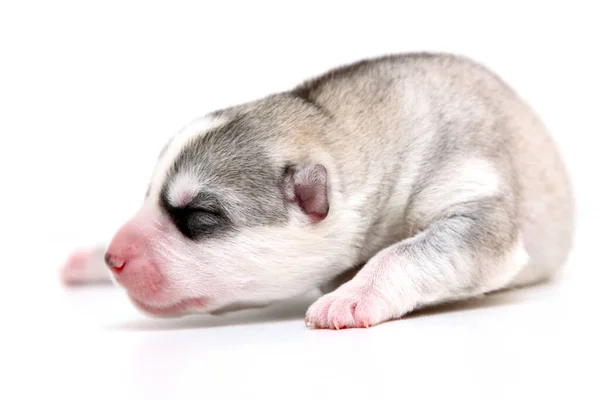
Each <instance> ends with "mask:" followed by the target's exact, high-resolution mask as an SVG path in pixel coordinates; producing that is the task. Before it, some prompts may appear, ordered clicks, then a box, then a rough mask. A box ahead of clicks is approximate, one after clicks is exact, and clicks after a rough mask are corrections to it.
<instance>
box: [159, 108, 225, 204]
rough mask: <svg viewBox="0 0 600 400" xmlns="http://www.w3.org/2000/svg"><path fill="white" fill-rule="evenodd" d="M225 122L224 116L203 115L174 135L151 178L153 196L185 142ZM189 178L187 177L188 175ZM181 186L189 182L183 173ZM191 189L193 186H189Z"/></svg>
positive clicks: (161, 184)
mask: <svg viewBox="0 0 600 400" xmlns="http://www.w3.org/2000/svg"><path fill="white" fill-rule="evenodd" d="M226 123H227V118H225V117H224V116H218V117H217V116H205V117H201V118H197V119H195V120H193V121H192V122H190V123H189V124H188V125H186V126H185V127H184V128H183V129H182V130H181V131H179V133H177V135H175V136H174V137H173V138H172V139H171V141H170V142H169V144H168V145H167V148H166V149H165V151H164V152H163V154H162V155H161V157H160V159H159V160H158V162H157V165H156V168H155V170H154V171H155V172H154V177H153V178H152V184H151V187H152V192H153V193H154V195H155V196H158V195H159V193H160V190H161V188H162V186H163V184H164V182H165V179H166V177H167V173H168V171H169V168H171V166H172V165H173V163H174V162H175V160H176V159H177V157H178V156H179V154H180V153H181V150H182V149H184V148H185V146H186V145H187V144H189V143H190V142H191V141H192V140H194V139H196V138H198V137H200V136H203V135H205V134H206V133H207V132H209V131H210V130H212V129H215V128H218V127H219V126H222V125H224V124H226ZM188 178H189V177H188ZM181 179H182V182H181V185H178V186H181V187H185V185H186V182H189V181H190V180H189V179H186V176H185V175H184V176H183V177H182V178H181ZM190 189H193V187H190Z"/></svg>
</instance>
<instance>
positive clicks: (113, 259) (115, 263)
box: [104, 252, 125, 272]
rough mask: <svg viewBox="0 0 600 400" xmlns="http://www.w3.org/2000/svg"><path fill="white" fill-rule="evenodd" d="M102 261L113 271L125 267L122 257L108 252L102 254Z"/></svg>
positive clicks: (118, 270)
mask: <svg viewBox="0 0 600 400" xmlns="http://www.w3.org/2000/svg"><path fill="white" fill-rule="evenodd" d="M104 262H105V263H106V265H107V266H108V267H109V268H111V269H112V270H113V271H114V272H121V270H123V267H125V261H124V260H123V259H122V258H120V257H119V256H116V255H114V254H111V253H109V252H107V253H106V254H105V255H104Z"/></svg>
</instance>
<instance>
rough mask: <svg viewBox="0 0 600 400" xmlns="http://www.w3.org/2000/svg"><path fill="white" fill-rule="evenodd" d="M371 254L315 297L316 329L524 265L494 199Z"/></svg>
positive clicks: (493, 283) (471, 288)
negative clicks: (345, 279)
mask: <svg viewBox="0 0 600 400" xmlns="http://www.w3.org/2000/svg"><path fill="white" fill-rule="evenodd" d="M445 215H446V216H445V217H443V218H439V219H437V220H436V221H435V222H432V223H430V224H429V225H428V227H427V228H426V229H425V230H423V231H421V232H420V233H419V234H417V235H416V236H413V237H411V238H409V239H406V240H404V241H402V242H399V243H397V244H395V245H392V246H390V247H388V248H385V249H383V250H382V251H380V252H379V253H377V254H376V255H375V256H374V257H373V258H372V259H371V260H369V262H368V263H367V264H366V265H365V267H364V268H363V269H361V270H360V271H359V272H358V274H357V275H356V276H355V277H354V278H353V279H352V280H350V281H349V282H347V283H345V284H343V285H342V286H340V287H339V288H338V289H337V290H336V291H334V292H332V293H329V294H327V295H325V296H323V297H321V298H320V299H319V300H317V301H316V302H315V303H314V304H313V305H312V306H311V307H310V308H309V310H308V312H307V315H306V322H307V324H308V325H310V326H312V327H317V328H343V327H345V328H351V327H369V326H373V325H375V324H379V323H381V322H383V321H387V320H391V319H394V318H399V317H401V316H403V315H404V314H406V313H408V312H410V311H412V310H414V309H416V308H418V307H421V306H426V305H430V304H434V303H440V302H445V301H450V300H456V299H460V298H467V297H471V296H475V295H479V294H482V293H486V292H489V291H491V290H494V289H499V288H501V287H503V286H504V285H506V284H507V283H508V282H509V281H510V280H511V279H512V278H513V277H514V276H515V275H516V274H517V273H518V272H519V271H520V270H521V269H522V268H523V267H524V265H525V264H526V262H527V254H526V252H525V250H524V248H523V246H522V242H521V239H520V237H519V233H518V231H517V229H516V227H515V226H514V225H513V223H512V222H511V221H512V220H514V219H511V218H509V213H506V212H504V211H503V208H502V205H501V204H499V203H497V202H494V201H493V200H482V201H481V202H479V203H478V202H470V203H469V205H461V206H458V207H456V208H454V209H452V210H450V212H449V213H446V214H445Z"/></svg>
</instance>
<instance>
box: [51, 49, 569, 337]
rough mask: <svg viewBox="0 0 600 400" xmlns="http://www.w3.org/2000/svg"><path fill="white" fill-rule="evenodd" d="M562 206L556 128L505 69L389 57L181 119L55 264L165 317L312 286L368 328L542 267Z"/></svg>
mask: <svg viewBox="0 0 600 400" xmlns="http://www.w3.org/2000/svg"><path fill="white" fill-rule="evenodd" d="M573 208H574V205H573V199H572V194H571V186H570V181H569V177H568V175H567V172H566V169H565V167H564V164H563V161H562V159H561V155H560V154H559V152H558V151H557V148H556V146H555V144H554V142H553V140H552V138H551V136H550V135H549V133H548V132H547V130H546V128H545V127H544V125H543V123H542V122H541V121H540V119H539V118H538V117H537V116H536V114H535V112H534V111H533V110H532V109H531V108H530V107H529V106H528V105H527V104H526V103H525V102H524V101H523V100H522V99H521V98H520V97H519V96H518V94H517V93H515V91H513V90H512V89H511V88H510V87H509V86H508V85H507V84H506V83H504V82H503V81H502V80H501V79H500V78H499V77H498V76H496V75H495V74H494V73H493V72H491V71H489V70H488V69H486V68H485V67H483V66H482V65H480V64H478V63H476V62H474V61H472V60H470V59H467V58H465V57H461V56H456V55H452V54H396V55H390V56H384V57H379V58H373V59H367V60H363V61H360V62H357V63H354V64H351V65H346V66H343V67H339V68H336V69H333V70H331V71H329V72H327V73H325V74H323V75H322V76H319V77H316V78H313V79H310V80H308V81H306V82H304V83H302V84H300V85H299V86H297V87H295V88H293V89H292V90H290V91H286V92H282V93H276V94H273V95H270V96H267V97H265V98H262V99H259V100H256V101H252V102H249V103H246V104H241V105H237V106H234V107H231V108H226V109H221V110H217V111H214V112H211V113H209V114H207V115H204V116H202V117H201V118H198V119H197V120H194V121H192V122H191V123H190V124H189V125H187V126H186V127H184V128H183V129H182V130H181V131H180V132H179V133H178V134H177V135H175V136H174V137H173V138H172V139H171V140H170V141H169V142H168V143H167V144H166V146H165V147H164V149H163V150H162V152H161V153H160V155H159V158H158V162H157V164H156V167H155V169H154V172H153V174H152V177H151V180H150V184H149V187H148V191H147V194H146V198H145V201H144V203H143V204H142V206H141V207H140V209H139V211H138V212H137V213H136V214H135V215H133V216H132V218H131V219H130V220H129V221H128V222H126V223H125V224H124V225H123V226H122V227H121V228H120V229H119V230H118V231H117V232H116V234H115V236H114V237H113V239H112V241H111V242H110V245H109V246H108V249H107V250H106V251H104V250H102V251H98V250H93V251H80V252H77V253H75V254H74V255H73V256H72V257H71V259H70V260H69V261H68V262H67V264H66V265H65V267H64V269H63V271H62V273H63V279H64V280H65V281H66V282H68V283H81V282H86V281H93V280H105V279H108V278H109V277H110V278H111V279H113V280H114V281H115V282H116V283H117V284H118V285H120V286H122V287H124V288H125V289H126V291H127V293H128V296H129V298H130V299H131V301H132V302H133V304H135V305H136V306H137V307H138V308H139V309H140V310H141V311H143V312H145V313H148V314H150V315H154V316H159V317H167V316H179V315H184V314H189V313H218V312H221V311H224V310H232V309H240V308H247V307H258V306H263V305H267V304H269V303H272V302H274V301H277V300H280V299H284V298H289V297H292V296H295V295H299V294H301V293H303V292H306V291H309V290H311V289H314V288H321V289H322V290H323V292H324V293H325V294H324V296H323V297H321V298H320V299H319V300H317V301H316V302H315V303H314V304H313V305H312V306H311V307H310V308H309V309H308V311H307V314H306V322H307V324H308V325H309V326H312V327H314V328H336V329H337V328H355V327H369V326H373V325H376V324H379V323H382V322H384V321H388V320H391V319H396V318H400V317H402V316H403V315H405V314H406V313H408V312H411V311H413V310H415V309H418V308H421V307H424V306H429V305H432V304H436V303H441V302H449V301H455V300H458V299H465V298H469V297H473V296H478V295H481V294H485V293H488V292H492V291H496V290H499V289H503V288H510V287H516V286H523V285H529V284H533V283H536V282H539V281H542V280H545V279H549V278H551V277H552V276H554V275H555V274H556V273H557V272H558V271H560V270H561V269H562V267H563V266H564V264H565V263H566V260H567V257H568V255H569V252H570V249H571V242H572V236H573V229H574V224H573V219H574V218H573ZM104 264H106V265H104Z"/></svg>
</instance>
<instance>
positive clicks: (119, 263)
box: [104, 222, 163, 300]
mask: <svg viewBox="0 0 600 400" xmlns="http://www.w3.org/2000/svg"><path fill="white" fill-rule="evenodd" d="M144 231H145V230H144V228H143V227H141V226H139V225H138V224H136V223H132V222H129V223H127V224H125V225H124V226H123V227H122V228H121V229H120V230H119V231H118V232H117V233H116V234H115V236H114V238H113V239H112V241H111V243H110V245H109V246H108V249H107V251H106V254H105V255H104V261H105V262H106V265H107V266H108V268H110V269H111V271H112V272H113V275H114V277H115V279H116V280H117V282H119V283H120V284H121V285H123V286H124V287H125V289H127V291H128V292H130V294H132V295H134V296H135V297H136V298H138V299H142V300H143V299H156V298H157V297H160V296H161V292H163V276H162V274H161V273H160V271H159V269H158V267H157V265H156V261H155V260H154V259H153V257H152V256H151V255H150V254H151V252H150V251H149V247H150V246H149V243H148V238H147V235H146V234H144Z"/></svg>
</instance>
